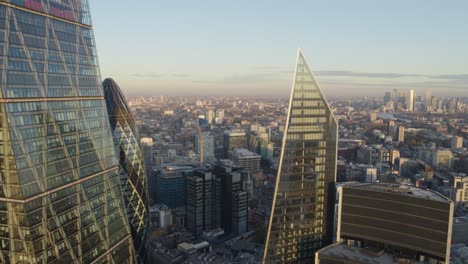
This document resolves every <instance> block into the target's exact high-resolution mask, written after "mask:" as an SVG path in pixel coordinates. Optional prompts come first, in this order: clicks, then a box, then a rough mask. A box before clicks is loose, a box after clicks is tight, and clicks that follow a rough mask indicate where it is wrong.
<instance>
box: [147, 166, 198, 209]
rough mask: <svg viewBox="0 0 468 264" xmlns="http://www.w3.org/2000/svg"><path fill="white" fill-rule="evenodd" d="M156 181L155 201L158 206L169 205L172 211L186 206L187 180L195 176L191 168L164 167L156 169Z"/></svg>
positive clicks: (154, 172) (154, 175)
mask: <svg viewBox="0 0 468 264" xmlns="http://www.w3.org/2000/svg"><path fill="white" fill-rule="evenodd" d="M152 174H153V175H151V177H154V178H155V180H154V182H155V190H154V201H155V203H157V204H164V205H167V206H168V207H169V208H171V209H175V208H177V207H180V206H185V202H186V184H187V181H186V178H187V177H188V176H191V175H192V174H193V167H191V166H175V165H174V166H172V165H171V166H164V167H161V168H154V169H153V173H152Z"/></svg>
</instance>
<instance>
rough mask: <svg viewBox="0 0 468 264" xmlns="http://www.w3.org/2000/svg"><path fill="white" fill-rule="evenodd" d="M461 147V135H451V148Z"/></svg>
mask: <svg viewBox="0 0 468 264" xmlns="http://www.w3.org/2000/svg"><path fill="white" fill-rule="evenodd" d="M460 148H463V137H458V136H453V137H452V150H457V149H460Z"/></svg>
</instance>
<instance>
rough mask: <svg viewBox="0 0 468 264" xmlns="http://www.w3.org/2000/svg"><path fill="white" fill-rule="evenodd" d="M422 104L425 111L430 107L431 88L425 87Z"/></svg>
mask: <svg viewBox="0 0 468 264" xmlns="http://www.w3.org/2000/svg"><path fill="white" fill-rule="evenodd" d="M424 105H425V109H426V111H429V110H430V109H431V108H432V107H431V106H432V90H431V89H426V91H425V93H424Z"/></svg>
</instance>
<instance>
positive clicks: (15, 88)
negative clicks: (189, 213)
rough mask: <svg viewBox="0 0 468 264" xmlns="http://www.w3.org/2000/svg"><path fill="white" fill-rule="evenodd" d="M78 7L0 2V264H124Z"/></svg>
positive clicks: (95, 82) (87, 22)
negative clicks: (0, 120)
mask: <svg viewBox="0 0 468 264" xmlns="http://www.w3.org/2000/svg"><path fill="white" fill-rule="evenodd" d="M97 61H98V60H97V55H96V47H95V41H94V36H93V29H92V26H91V19H90V15H89V5H88V1H82V0H68V1H56V0H41V1H39V0H27V1H24V0H1V1H0V91H1V93H0V94H1V95H0V115H1V118H2V122H1V124H0V127H1V129H0V130H1V132H0V133H1V135H2V136H1V142H0V146H1V147H0V148H1V154H0V157H1V158H0V263H134V262H133V261H134V259H135V250H134V246H133V241H132V236H131V233H130V227H129V224H128V219H127V210H126V206H125V203H124V197H123V195H122V191H121V181H120V179H121V178H120V176H119V173H118V170H119V167H118V164H117V159H116V155H115V149H114V144H113V142H112V135H111V132H110V131H111V130H110V125H109V119H108V116H107V110H106V103H105V101H104V93H103V89H102V86H101V80H100V79H101V77H100V75H99V67H98V64H97Z"/></svg>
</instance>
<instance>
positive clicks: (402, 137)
mask: <svg viewBox="0 0 468 264" xmlns="http://www.w3.org/2000/svg"><path fill="white" fill-rule="evenodd" d="M397 140H398V142H405V127H403V126H399V127H398V138H397Z"/></svg>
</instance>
